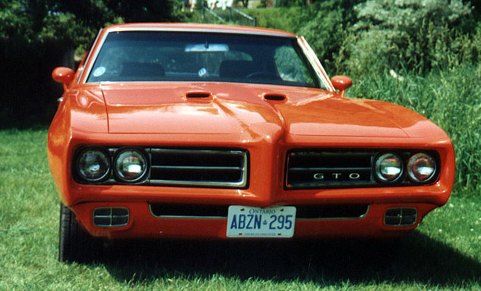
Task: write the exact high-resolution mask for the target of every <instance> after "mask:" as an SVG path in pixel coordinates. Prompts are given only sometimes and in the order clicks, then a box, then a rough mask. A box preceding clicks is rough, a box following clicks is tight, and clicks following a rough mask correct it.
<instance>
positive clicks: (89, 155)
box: [76, 149, 110, 182]
mask: <svg viewBox="0 0 481 291" xmlns="http://www.w3.org/2000/svg"><path fill="white" fill-rule="evenodd" d="M76 168H77V173H78V175H79V176H80V178H81V179H83V180H85V181H87V182H99V181H102V180H104V179H105V178H107V176H108V174H109V172H110V157H109V155H108V154H107V153H106V152H105V151H103V150H101V149H86V150H84V151H82V152H81V153H80V155H79V156H78V158H77V165H76Z"/></svg>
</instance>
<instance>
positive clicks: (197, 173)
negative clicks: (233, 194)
mask: <svg viewBox="0 0 481 291" xmlns="http://www.w3.org/2000/svg"><path fill="white" fill-rule="evenodd" d="M247 163H248V158H247V152H245V151H242V150H220V149H160V148H153V149H151V173H150V181H149V183H150V184H157V185H172V186H197V187H231V188H246V187H247V169H248V165H247Z"/></svg>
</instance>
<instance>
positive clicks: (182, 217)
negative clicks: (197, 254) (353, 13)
mask: <svg viewBox="0 0 481 291" xmlns="http://www.w3.org/2000/svg"><path fill="white" fill-rule="evenodd" d="M52 76H53V79H54V80H56V81H58V82H60V83H63V85H64V89H65V92H64V94H63V97H62V98H61V101H60V104H59V108H58V111H57V113H56V115H55V118H54V119H53V121H52V124H51V127H50V130H49V138H48V157H49V163H50V169H51V172H52V176H53V179H54V181H55V184H56V186H57V188H58V190H59V192H60V198H61V201H62V205H61V220H60V252H59V253H60V255H59V258H60V260H61V261H77V260H82V259H85V258H88V257H89V256H91V255H92V254H93V253H95V251H96V250H98V248H99V244H98V241H99V239H125V238H158V239H162V238H185V239H187V238H191V239H207V238H209V239H210V238H220V239H246V238H251V239H252V238H255V239H257V238H262V239H285V238H293V237H294V238H297V237H339V236H363V237H393V236H398V235H400V234H403V233H406V232H408V231H410V230H413V229H415V228H416V226H417V225H418V224H419V223H420V222H421V220H422V219H423V217H424V216H425V215H426V214H428V213H429V212H430V211H431V210H433V209H434V208H436V207H439V206H442V205H443V204H445V203H446V201H447V200H448V198H449V195H450V193H451V190H452V185H453V180H454V172H455V161H454V152H453V146H452V143H451V141H450V139H449V137H448V136H447V135H446V134H445V133H444V132H443V131H442V130H441V129H439V128H438V127H437V126H436V125H434V124H433V123H432V122H430V121H429V120H427V119H426V118H424V117H422V116H420V115H419V114H417V113H415V112H412V111H410V110H408V109H406V108H403V107H401V106H398V105H395V104H390V103H386V102H381V101H374V100H361V99H352V98H347V97H344V91H345V89H346V88H348V87H349V86H350V85H351V80H350V79H349V78H348V77H344V76H337V77H333V78H332V79H329V78H328V76H327V74H326V72H325V71H324V69H323V67H322V65H321V63H320V62H319V60H318V59H317V57H316V56H315V54H314V52H313V51H312V49H311V48H310V47H309V45H308V44H307V42H306V41H305V40H304V39H303V38H302V37H299V36H296V35H293V34H290V33H287V32H283V31H277V30H267V29H258V28H252V27H235V26H221V25H194V24H126V25H115V26H110V27H107V28H105V29H103V30H102V31H101V32H100V34H99V35H98V37H97V39H96V41H95V42H94V44H93V46H92V48H91V49H90V50H89V52H88V54H87V55H86V57H85V58H84V60H83V61H82V62H81V64H80V66H79V68H78V69H77V71H76V72H74V71H73V70H71V69H69V68H56V69H55V70H54V71H53V73H52Z"/></svg>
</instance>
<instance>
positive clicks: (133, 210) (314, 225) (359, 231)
mask: <svg viewBox="0 0 481 291" xmlns="http://www.w3.org/2000/svg"><path fill="white" fill-rule="evenodd" d="M225 207H228V206H225ZM436 207H437V206H436V205H433V204H426V203H419V204H416V203H387V204H382V203H373V204H369V206H368V209H367V212H366V213H365V214H363V215H361V216H359V217H329V218H297V219H296V222H295V231H294V238H301V237H311V238H314V237H392V236H399V235H401V234H403V233H406V232H409V231H411V230H413V229H415V228H416V227H417V225H418V224H419V223H420V222H421V220H422V219H423V217H424V216H425V215H426V214H428V213H429V212H430V211H431V210H432V209H434V208H436ZM106 208H115V209H127V210H128V220H127V223H126V224H122V225H119V226H105V225H96V223H94V211H95V210H96V209H106ZM401 208H402V209H415V210H416V213H417V215H416V217H415V219H414V221H413V222H412V223H409V224H408V225H401V226H399V225H398V226H392V225H386V215H387V214H388V213H389V211H390V210H392V209H401ZM72 209H73V211H74V212H75V214H76V216H77V218H78V220H79V221H80V223H81V224H82V225H83V226H84V227H85V228H86V230H87V231H88V232H89V233H90V234H91V235H93V236H96V237H103V238H109V239H128V238H156V239H161V238H182V239H227V237H226V231H227V217H218V216H215V217H199V216H188V215H183V216H176V217H173V216H170V217H159V216H156V215H154V213H152V209H151V205H150V204H149V203H146V202H94V203H82V204H79V205H76V206H74V207H73V208H72ZM391 213H392V211H391Z"/></svg>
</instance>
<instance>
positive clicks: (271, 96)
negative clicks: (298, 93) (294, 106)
mask: <svg viewBox="0 0 481 291" xmlns="http://www.w3.org/2000/svg"><path fill="white" fill-rule="evenodd" d="M262 97H263V99H264V100H266V101H285V100H287V96H286V95H285V94H282V93H265V94H263V96H262Z"/></svg>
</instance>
